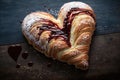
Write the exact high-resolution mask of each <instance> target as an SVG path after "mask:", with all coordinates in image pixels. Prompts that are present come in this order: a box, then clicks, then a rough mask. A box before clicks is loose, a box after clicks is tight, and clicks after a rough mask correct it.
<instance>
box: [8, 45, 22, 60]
mask: <svg viewBox="0 0 120 80" xmlns="http://www.w3.org/2000/svg"><path fill="white" fill-rule="evenodd" d="M21 51H22V47H21V46H10V47H9V48H8V54H9V56H10V57H11V58H12V59H13V60H14V61H15V62H17V59H18V57H19V55H20V53H21Z"/></svg>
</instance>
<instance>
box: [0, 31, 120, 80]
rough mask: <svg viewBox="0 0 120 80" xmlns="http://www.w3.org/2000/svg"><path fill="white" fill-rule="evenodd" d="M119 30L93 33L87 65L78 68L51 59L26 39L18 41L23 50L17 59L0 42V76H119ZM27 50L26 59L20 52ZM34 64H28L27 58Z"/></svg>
mask: <svg viewBox="0 0 120 80" xmlns="http://www.w3.org/2000/svg"><path fill="white" fill-rule="evenodd" d="M119 36H120V33H116V34H109V35H102V36H96V37H93V40H92V45H91V49H90V54H89V56H90V67H89V70H87V71H81V70H79V69H76V68H75V67H74V66H70V65H68V64H66V63H62V62H59V61H55V60H52V59H50V58H47V57H45V56H44V55H43V54H41V53H38V52H37V51H36V50H34V49H33V48H32V47H31V46H30V45H28V44H26V43H22V44H20V45H21V46H22V52H21V54H20V56H19V57H18V61H17V63H19V64H21V66H20V68H16V63H15V61H14V60H13V59H12V58H11V57H10V56H9V55H8V52H7V50H8V47H9V46H10V45H7V46H0V79H1V80H38V79H39V80H81V79H88V80H114V79H116V80H120V77H119V74H120V72H119V71H120V42H119V41H120V37H119ZM24 51H28V53H29V56H28V58H27V59H23V58H22V53H23V52H24ZM30 61H32V62H33V66H32V67H29V66H28V65H27V64H28V62H30Z"/></svg>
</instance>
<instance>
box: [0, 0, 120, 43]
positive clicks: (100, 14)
mask: <svg viewBox="0 0 120 80" xmlns="http://www.w3.org/2000/svg"><path fill="white" fill-rule="evenodd" d="M69 1H72V0H56V1H51V0H16V1H15V0H0V45H5V44H12V43H20V42H25V39H24V37H23V35H22V33H21V21H22V20H23V19H24V17H25V16H26V15H27V14H28V13H31V12H34V11H46V12H49V13H51V14H52V15H54V16H55V17H57V13H58V11H59V8H60V7H61V6H62V5H63V4H64V3H66V2H69ZM76 1H83V2H85V3H88V4H89V5H90V6H91V7H92V8H93V9H94V11H95V13H96V19H97V26H96V31H95V35H101V34H109V33H117V32H120V15H119V14H120V2H119V0H76Z"/></svg>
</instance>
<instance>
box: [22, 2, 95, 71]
mask: <svg viewBox="0 0 120 80" xmlns="http://www.w3.org/2000/svg"><path fill="white" fill-rule="evenodd" d="M73 3H74V4H76V5H75V6H74V4H73ZM71 5H72V7H70V8H69V6H71ZM66 6H67V7H66ZM76 7H77V10H76V9H75V10H76V12H73V13H72V12H69V11H70V10H71V9H72V8H76ZM79 8H80V9H79ZM84 9H85V10H84ZM80 10H82V11H80ZM73 11H74V10H73ZM87 11H88V12H87ZM76 13H77V14H76ZM72 14H75V16H73V15H72ZM67 15H68V16H70V17H68V16H67ZM91 15H94V12H93V10H92V8H91V7H90V6H88V5H87V4H85V3H81V2H70V3H66V4H65V5H63V6H62V8H61V9H60V12H59V15H58V19H55V18H54V17H53V16H52V15H50V14H49V13H45V12H33V13H31V14H29V15H28V16H27V17H26V18H25V19H24V21H23V24H22V31H23V34H24V35H25V37H26V38H27V40H28V42H29V44H31V45H33V47H34V48H35V49H36V50H38V51H40V52H42V53H44V54H45V55H46V56H47V57H52V58H53V59H57V60H60V61H62V62H67V63H68V64H72V65H75V67H76V68H80V69H83V70H84V69H87V68H88V52H89V47H90V43H91V37H92V34H93V32H94V30H95V19H94V16H91ZM66 17H68V20H70V21H69V22H71V23H69V26H64V25H65V23H64V22H65V19H66ZM67 24H68V23H67ZM66 30H67V31H66Z"/></svg>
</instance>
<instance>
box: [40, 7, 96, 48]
mask: <svg viewBox="0 0 120 80" xmlns="http://www.w3.org/2000/svg"><path fill="white" fill-rule="evenodd" d="M80 13H81V14H87V15H90V16H91V17H93V19H95V16H94V14H93V12H92V11H91V10H86V9H81V8H71V10H70V11H69V12H68V13H67V15H66V18H65V19H64V22H63V23H64V25H63V26H64V28H63V29H60V28H59V27H58V25H57V24H55V23H54V22H52V21H50V20H47V19H42V20H41V22H44V24H43V25H42V26H38V28H39V33H38V35H41V34H42V32H44V31H51V35H50V37H49V40H48V42H49V41H50V40H51V39H53V38H55V39H57V38H58V37H63V39H64V40H65V41H66V42H67V44H68V45H69V46H71V44H70V30H71V24H72V21H73V19H74V17H75V16H76V15H78V14H80Z"/></svg>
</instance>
